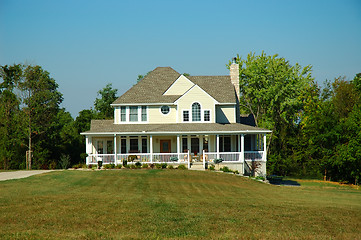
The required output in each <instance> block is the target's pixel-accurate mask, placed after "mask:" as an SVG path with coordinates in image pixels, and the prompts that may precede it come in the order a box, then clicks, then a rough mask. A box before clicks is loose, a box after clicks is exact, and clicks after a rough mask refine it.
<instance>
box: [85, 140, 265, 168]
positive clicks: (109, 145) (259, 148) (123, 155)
mask: <svg viewBox="0 0 361 240" xmlns="http://www.w3.org/2000/svg"><path fill="white" fill-rule="evenodd" d="M86 150H87V154H88V157H87V159H86V164H87V165H90V164H97V163H98V162H99V161H101V162H102V163H103V164H115V165H118V164H123V163H124V161H127V162H128V163H132V162H133V163H134V162H141V163H148V164H153V163H167V164H174V165H181V164H183V165H186V166H187V167H188V168H190V169H191V168H194V167H195V166H198V167H199V166H201V168H202V169H205V168H207V166H208V165H210V164H214V163H215V161H214V160H215V159H222V163H221V164H222V165H223V166H228V167H229V168H230V169H233V170H238V171H239V172H240V173H241V174H247V173H248V172H250V171H252V166H254V164H252V163H254V162H257V163H258V166H260V167H259V170H258V171H259V175H265V173H266V160H267V154H266V134H265V133H263V134H262V133H237V134H235V133H233V134H229V133H227V134H224V133H223V134H222V133H220V134H195V133H182V134H177V135H171V134H167V135H160V134H145V133H139V134H138V135H136V134H131V135H130V134H124V133H114V134H94V135H87V136H86Z"/></svg>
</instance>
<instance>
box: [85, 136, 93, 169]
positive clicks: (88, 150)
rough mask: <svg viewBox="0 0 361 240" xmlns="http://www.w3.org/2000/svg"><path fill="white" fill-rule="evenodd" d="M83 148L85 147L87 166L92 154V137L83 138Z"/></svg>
mask: <svg viewBox="0 0 361 240" xmlns="http://www.w3.org/2000/svg"><path fill="white" fill-rule="evenodd" d="M85 146H86V149H85V150H86V154H87V155H88V156H87V157H86V165H89V162H90V154H92V137H88V136H85Z"/></svg>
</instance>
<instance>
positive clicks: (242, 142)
mask: <svg viewBox="0 0 361 240" xmlns="http://www.w3.org/2000/svg"><path fill="white" fill-rule="evenodd" d="M240 160H241V162H242V165H243V167H242V172H241V174H242V175H244V166H245V162H244V134H241V156H240Z"/></svg>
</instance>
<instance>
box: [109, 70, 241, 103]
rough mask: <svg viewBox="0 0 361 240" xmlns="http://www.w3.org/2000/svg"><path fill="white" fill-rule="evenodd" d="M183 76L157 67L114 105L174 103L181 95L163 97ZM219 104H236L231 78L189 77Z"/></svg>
mask: <svg viewBox="0 0 361 240" xmlns="http://www.w3.org/2000/svg"><path fill="white" fill-rule="evenodd" d="M180 75H181V74H180V73H178V72H177V71H175V70H174V69H173V68H171V67H157V68H156V69H154V70H153V71H151V72H150V73H148V75H147V76H145V77H144V78H143V79H142V80H141V81H139V82H138V83H137V84H135V85H134V86H133V87H132V88H130V89H129V90H128V91H127V92H125V93H124V94H123V95H122V96H120V97H119V98H118V99H117V100H115V101H114V102H113V104H147V103H173V102H175V101H176V100H177V99H178V98H179V97H180V96H181V95H163V94H164V93H165V92H166V91H167V90H168V89H169V88H170V86H171V85H172V84H173V83H174V82H175V81H176V80H177V79H178V78H179V76H180ZM186 78H188V79H189V80H190V81H192V82H193V83H194V84H196V85H198V86H199V87H200V88H202V89H203V90H204V91H206V92H207V93H208V94H209V95H211V96H212V97H213V98H214V99H216V100H217V101H218V102H219V103H236V94H235V90H234V87H233V85H232V83H231V80H230V77H229V76H188V77H186Z"/></svg>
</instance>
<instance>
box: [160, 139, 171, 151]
mask: <svg viewBox="0 0 361 240" xmlns="http://www.w3.org/2000/svg"><path fill="white" fill-rule="evenodd" d="M160 152H161V153H170V152H171V141H170V139H167V140H160Z"/></svg>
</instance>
